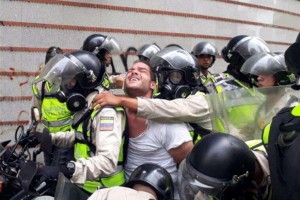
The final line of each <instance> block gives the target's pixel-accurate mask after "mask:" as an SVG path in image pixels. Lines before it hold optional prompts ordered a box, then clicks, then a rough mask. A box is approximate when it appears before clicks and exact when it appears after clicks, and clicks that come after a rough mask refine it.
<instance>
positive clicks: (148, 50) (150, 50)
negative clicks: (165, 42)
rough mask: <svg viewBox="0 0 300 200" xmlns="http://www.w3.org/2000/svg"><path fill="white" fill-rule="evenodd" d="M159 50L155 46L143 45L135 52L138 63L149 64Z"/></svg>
mask: <svg viewBox="0 0 300 200" xmlns="http://www.w3.org/2000/svg"><path fill="white" fill-rule="evenodd" d="M160 50H161V49H160V47H159V46H157V45H156V44H144V45H143V46H141V47H140V48H139V49H138V50H137V53H136V54H137V56H138V58H139V60H140V61H145V62H147V63H149V62H150V59H151V57H152V56H153V55H154V54H156V53H157V52H159V51H160Z"/></svg>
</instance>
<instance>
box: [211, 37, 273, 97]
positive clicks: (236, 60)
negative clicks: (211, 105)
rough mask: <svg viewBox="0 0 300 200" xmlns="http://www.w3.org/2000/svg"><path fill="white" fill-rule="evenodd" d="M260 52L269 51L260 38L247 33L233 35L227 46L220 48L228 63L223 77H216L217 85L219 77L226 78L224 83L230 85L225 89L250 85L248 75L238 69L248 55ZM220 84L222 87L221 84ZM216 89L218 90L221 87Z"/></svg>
mask: <svg viewBox="0 0 300 200" xmlns="http://www.w3.org/2000/svg"><path fill="white" fill-rule="evenodd" d="M261 52H270V50H269V48H268V47H267V44H266V43H265V41H264V40H262V39H261V38H258V37H254V36H247V35H238V36H235V37H233V38H232V39H231V40H230V41H229V42H228V44H227V46H225V47H224V48H223V49H222V57H223V59H224V60H225V61H226V62H228V63H229V65H228V66H227V70H226V71H225V72H224V75H223V77H218V78H217V80H216V81H217V83H216V85H217V87H218V82H220V81H221V79H225V80H226V79H228V81H226V83H227V84H230V87H226V88H227V89H226V90H231V89H237V88H241V87H242V88H249V87H251V86H252V83H251V81H250V79H249V77H248V76H247V75H245V74H243V73H241V72H240V69H241V67H242V65H243V64H244V62H245V61H246V60H247V59H248V58H249V57H251V56H252V55H254V54H256V53H261ZM218 79H220V80H218ZM220 86H221V87H222V85H220ZM217 89H218V92H219V90H221V89H222V88H217Z"/></svg>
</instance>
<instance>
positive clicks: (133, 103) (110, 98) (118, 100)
mask: <svg viewBox="0 0 300 200" xmlns="http://www.w3.org/2000/svg"><path fill="white" fill-rule="evenodd" d="M97 105H98V106H100V107H104V106H123V107H126V108H128V109H129V110H132V111H133V112H137V108H138V101H137V99H136V98H130V97H126V96H117V95H114V94H113V93H111V92H102V93H101V94H98V95H97V96H95V98H94V100H93V103H92V107H93V108H95V107H96V106H97Z"/></svg>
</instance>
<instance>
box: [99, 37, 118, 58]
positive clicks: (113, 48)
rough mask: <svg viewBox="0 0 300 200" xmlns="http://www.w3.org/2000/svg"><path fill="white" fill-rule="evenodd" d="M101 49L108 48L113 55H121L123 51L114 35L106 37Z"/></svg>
mask: <svg viewBox="0 0 300 200" xmlns="http://www.w3.org/2000/svg"><path fill="white" fill-rule="evenodd" d="M100 49H106V50H107V51H109V52H110V53H111V54H113V55H120V54H121V53H122V50H121V47H120V45H119V43H118V42H117V41H116V39H115V38H113V37H106V39H105V40H104V42H103V44H102V45H101V47H100Z"/></svg>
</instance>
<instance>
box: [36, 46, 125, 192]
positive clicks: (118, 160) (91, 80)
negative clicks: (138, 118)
mask: <svg viewBox="0 0 300 200" xmlns="http://www.w3.org/2000/svg"><path fill="white" fill-rule="evenodd" d="M49 65H51V68H49V69H51V70H50V71H46V72H44V73H43V74H41V77H42V78H41V79H45V80H46V81H48V82H49V83H50V84H51V85H52V88H53V90H52V91H50V92H53V94H54V95H55V96H56V97H57V98H59V99H60V101H63V102H66V105H67V108H68V109H69V110H71V111H72V112H76V113H75V115H74V122H73V124H72V126H73V128H74V130H71V131H64V132H57V133H55V134H47V133H42V134H37V138H38V139H39V140H40V141H41V146H46V145H49V144H51V143H52V144H54V145H56V146H69V147H73V148H74V157H75V159H76V161H71V162H69V163H67V164H66V165H61V166H59V167H56V166H55V167H54V166H45V167H42V168H40V169H39V170H38V172H37V175H36V177H37V179H39V181H40V182H42V181H44V180H46V179H57V177H58V173H59V171H61V172H63V173H64V174H65V176H66V177H68V178H71V181H72V182H73V183H76V184H78V185H80V186H81V187H82V188H83V189H85V190H86V191H88V192H93V191H95V189H96V188H97V187H99V186H101V187H111V186H115V185H121V184H123V183H124V182H125V176H124V171H123V164H124V163H123V158H124V157H123V155H124V156H125V154H123V144H124V140H123V141H122V133H123V131H124V128H125V123H126V122H125V118H124V110H123V109H122V108H113V107H110V108H103V109H101V110H100V111H93V110H91V109H90V108H89V107H90V103H91V101H92V99H93V98H94V96H95V95H96V94H98V93H99V92H100V93H101V92H103V91H104V89H103V88H102V87H100V85H101V81H102V79H103V78H104V75H105V66H104V65H102V64H101V63H100V62H99V60H98V59H97V57H96V56H94V55H93V54H92V53H90V52H87V51H76V52H73V53H70V54H64V55H60V56H56V57H54V58H53V59H52V60H51V63H49ZM58 89H59V90H58ZM123 139H124V138H123Z"/></svg>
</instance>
